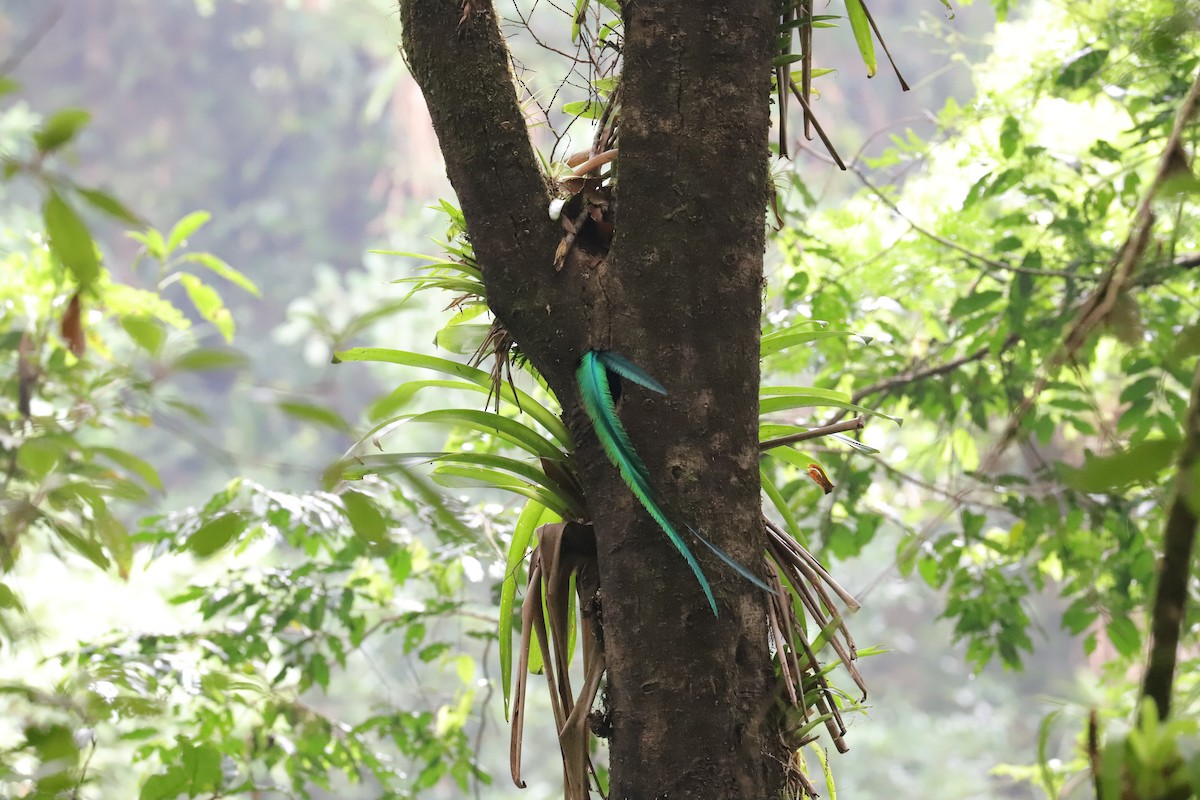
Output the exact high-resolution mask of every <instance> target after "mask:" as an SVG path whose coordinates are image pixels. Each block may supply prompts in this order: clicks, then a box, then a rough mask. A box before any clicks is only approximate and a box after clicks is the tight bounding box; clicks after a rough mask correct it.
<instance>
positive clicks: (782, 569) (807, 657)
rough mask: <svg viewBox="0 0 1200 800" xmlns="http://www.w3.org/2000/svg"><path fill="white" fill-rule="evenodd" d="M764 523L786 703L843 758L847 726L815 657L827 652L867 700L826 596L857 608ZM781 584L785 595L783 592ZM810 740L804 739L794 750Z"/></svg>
mask: <svg viewBox="0 0 1200 800" xmlns="http://www.w3.org/2000/svg"><path fill="white" fill-rule="evenodd" d="M763 522H764V524H765V525H766V527H767V538H768V543H767V550H768V552H769V553H770V555H771V560H772V561H773V562H774V564H773V565H770V566H771V568H770V569H769V570H768V572H769V574H770V575H771V579H772V582H773V583H774V584H775V587H776V594H775V595H774V596H773V597H772V598H771V601H770V605H769V607H768V618H769V623H770V628H771V636H772V638H773V639H774V641H775V655H776V658H778V659H779V667H780V673H781V675H782V677H783V681H784V689H785V691H786V692H787V696H788V699H789V700H790V701H791V703H792V704H793V705H794V706H795V707H796V708H798V709H799V710H800V712H801V715H802V719H803V723H807V722H809V721H810V720H811V719H813V717H812V715H811V713H810V707H811V712H815V713H816V715H817V717H816V718H817V719H821V718H823V719H824V723H825V728H826V730H827V731H828V732H829V736H830V738H831V739H832V741H833V743H834V746H835V747H837V749H838V752H843V753H844V752H846V750H847V749H848V748H847V746H846V743H845V740H844V739H843V737H844V736H845V734H846V726H845V724H844V723H843V722H842V716H841V712H840V711H839V708H838V704H837V702H836V699H835V697H834V690H833V689H832V688H831V687H830V685H829V681H828V679H827V678H826V673H827V670H826V669H824V668H822V666H821V663H820V661H819V660H818V659H817V655H816V654H817V652H818V651H819V650H821V649H822V647H823V645H824V644H828V645H829V646H830V647H832V648H833V651H834V653H835V654H836V655H837V657H838V660H839V661H840V662H841V663H842V665H843V666H844V667H845V668H846V671H847V672H848V673H849V674H850V677H851V679H852V680H853V681H854V684H855V686H857V687H858V689H859V690H860V691H861V692H862V699H863V700H865V699H866V697H867V687H866V683H865V682H864V681H863V678H862V675H861V674H860V673H859V671H858V667H857V666H856V664H855V660H856V659H857V657H858V651H857V648H856V646H855V644H854V637H853V636H851V635H850V630H849V628H848V627H847V626H846V623H845V620H844V618H843V614H842V612H840V611H839V610H838V608H837V604H836V603H835V602H834V600H833V598H832V597H831V594H830V593H832V594H833V595H836V596H837V597H838V599H840V600H841V601H842V603H843V604H844V605H845V607H846V609H847V611H850V612H853V611H857V610H858V608H859V603H858V601H856V600H855V599H854V598H853V597H852V596H851V595H850V593H849V592H847V591H846V590H845V589H843V588H842V587H841V585H839V584H838V582H837V581H836V580H834V578H833V576H832V575H830V574H829V573H828V572H827V571H826V570H825V568H824V567H823V566H822V565H821V563H820V562H819V561H818V560H817V559H816V558H815V557H813V555H812V554H811V553H809V552H808V550H806V549H805V548H804V546H803V545H801V544H800V543H799V542H797V541H796V540H795V539H793V538H792V537H791V536H789V535H788V534H787V533H786V532H784V531H783V530H782V529H781V528H780V527H779V526H778V525H776V524H775V523H773V522H771V520H769V519H767V518H765V517H764V518H763ZM785 582H786V588H788V589H790V590H791V591H790V592H787V591H785V590H784V589H785V585H784V584H785ZM793 597H794V598H795V599H796V600H798V601H799V603H800V608H801V610H799V611H798V610H797V608H796V603H795V602H793V600H792V598H793ZM802 616H803V618H802ZM805 618H806V619H808V620H810V621H811V622H812V624H813V625H814V626H815V627H816V628H817V630H819V631H820V633H819V634H818V635H817V639H816V641H815V642H810V641H809V639H808V634H807V625H806V624H805ZM804 727H805V728H806V729H807V726H804ZM809 740H810V739H808V738H807V737H804V738H802V740H801V741H800V742H799V743H798V744H797V745H796V746H797V747H798V746H800V745H801V744H804V743H805V742H806V741H809Z"/></svg>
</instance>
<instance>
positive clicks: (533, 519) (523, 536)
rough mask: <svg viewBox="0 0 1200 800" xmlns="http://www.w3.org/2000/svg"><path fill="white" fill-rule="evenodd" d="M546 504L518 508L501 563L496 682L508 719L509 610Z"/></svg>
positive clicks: (532, 503)
mask: <svg viewBox="0 0 1200 800" xmlns="http://www.w3.org/2000/svg"><path fill="white" fill-rule="evenodd" d="M546 515H547V511H546V507H545V506H543V505H542V504H541V503H539V502H537V501H536V500H530V501H529V502H527V503H526V504H525V507H524V508H523V509H521V515H520V516H519V517H517V524H516V527H515V528H513V536H512V541H511V542H509V545H508V556H507V557H506V559H505V563H504V581H503V583H501V585H500V631H499V633H500V682H501V684H502V685H503V688H504V718H505V719H508V718H509V717H508V714H509V702H510V695H511V694H512V656H513V653H512V638H513V609H514V606H515V605H516V597H517V575H518V573H519V572H520V566H521V562H523V561H524V560H525V553H526V551H528V550H529V543H530V541H531V540H532V539H533V532H534V531H535V530H536V529H537V527H538V526H539V525H540V524H542V521H543V519H544V518H545V517H546Z"/></svg>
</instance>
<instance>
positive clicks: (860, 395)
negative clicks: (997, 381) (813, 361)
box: [851, 333, 1021, 404]
mask: <svg viewBox="0 0 1200 800" xmlns="http://www.w3.org/2000/svg"><path fill="white" fill-rule="evenodd" d="M1019 341H1021V336H1020V334H1017V333H1010V334H1009V335H1008V338H1007V339H1005V340H1004V344H1002V345H1000V350H999V352H1001V353H1002V352H1004V351H1005V350H1008V349H1009V348H1011V347H1013V346H1014V345H1016V344H1017V342H1019ZM991 352H992V349H991V348H990V347H981V348H979V349H978V350H976V351H975V352H973V353H968V354H967V355H965V356H959V357H958V358H954V359H951V360H950V361H946V362H944V363H942V364H938V365H936V366H933V367H926V368H924V369H917V370H910V371H909V372H904V373H901V374H899V375H896V376H895V377H892V378H888V379H886V380H882V381H879V382H877V383H872V384H871V385H869V386H864V387H863V388H861V389H859V390H857V391H856V392H854V394H853V395H852V396H851V402H853V403H855V404H858V403H861V402H862V401H863V400H864V399H865V398H867V397H870V396H871V395H873V394H879V393H880V392H889V391H891V390H892V389H896V388H898V387H900V386H907V385H908V384H910V383H916V382H918V381H923V380H925V379H926V378H936V377H937V376H939V375H948V374H950V373H951V372H954V370H956V369H958V368H959V367H962V366H965V365H966V364H970V363H971V362H973V361H982V360H983V359H985V358H987V356H988V355H989V354H990V353H991Z"/></svg>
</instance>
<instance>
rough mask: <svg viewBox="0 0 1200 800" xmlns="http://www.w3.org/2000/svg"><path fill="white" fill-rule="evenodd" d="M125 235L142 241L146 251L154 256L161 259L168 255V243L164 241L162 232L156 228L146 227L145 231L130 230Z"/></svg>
mask: <svg viewBox="0 0 1200 800" xmlns="http://www.w3.org/2000/svg"><path fill="white" fill-rule="evenodd" d="M125 235H126V236H128V237H129V238H130V239H133V240H134V241H136V242H141V243H142V246H143V247H145V248H146V252H147V253H149V254H150V255H151V256H152V257H154V258H157V259H159V260H162V259H164V258H166V257H167V243H166V242H165V241H163V237H162V234H161V233H159V232H158V231H156V230H154V228H146V230H144V231H129V232H128V233H126V234H125Z"/></svg>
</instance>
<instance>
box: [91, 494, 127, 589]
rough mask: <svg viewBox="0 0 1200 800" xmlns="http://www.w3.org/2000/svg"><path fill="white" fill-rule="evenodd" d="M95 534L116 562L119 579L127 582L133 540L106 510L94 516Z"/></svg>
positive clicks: (120, 523)
mask: <svg viewBox="0 0 1200 800" xmlns="http://www.w3.org/2000/svg"><path fill="white" fill-rule="evenodd" d="M96 533H97V535H98V537H99V539H100V541H101V543H103V545H104V547H105V549H106V550H108V552H109V554H110V555H111V556H112V558H113V561H114V562H116V565H117V572H118V573H119V574H120V576H121V578H122V579H123V580H128V579H129V570H130V569H131V568H132V566H133V539H132V538H131V537H130V536H129V531H128V530H127V529H126V528H125V525H124V523H122V522H121V521H120V520H119V519H117V518H116V517H114V516H113V515H112V514H109V513H108V511H107V510H106V511H104V512H103V513H101V514H98V515H97V516H96Z"/></svg>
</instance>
